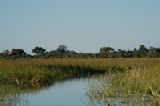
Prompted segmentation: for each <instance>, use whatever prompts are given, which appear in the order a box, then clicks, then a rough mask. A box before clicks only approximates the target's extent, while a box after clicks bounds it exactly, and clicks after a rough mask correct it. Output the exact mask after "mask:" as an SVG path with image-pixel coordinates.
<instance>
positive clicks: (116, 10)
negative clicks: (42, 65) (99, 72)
mask: <svg viewBox="0 0 160 106" xmlns="http://www.w3.org/2000/svg"><path fill="white" fill-rule="evenodd" d="M142 44H143V45H145V47H147V48H149V47H150V46H153V47H157V48H158V47H160V0H0V52H3V51H4V50H5V49H8V50H9V51H11V50H12V49H13V48H15V49H24V51H25V52H27V53H30V54H31V53H32V49H33V48H34V47H36V46H40V47H43V48H44V49H46V50H47V51H51V50H56V49H57V47H58V46H59V45H66V46H67V47H68V50H75V51H76V52H77V53H79V52H83V53H98V52H99V50H100V48H101V47H108V46H109V47H113V48H114V49H116V50H117V49H126V50H128V49H130V50H133V49H134V48H137V49H138V48H139V45H142Z"/></svg>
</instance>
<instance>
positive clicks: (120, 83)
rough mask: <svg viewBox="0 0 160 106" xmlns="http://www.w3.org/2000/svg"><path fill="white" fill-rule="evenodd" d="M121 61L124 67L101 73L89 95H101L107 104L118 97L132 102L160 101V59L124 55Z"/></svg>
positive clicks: (155, 103) (134, 104) (123, 101)
mask: <svg viewBox="0 0 160 106" xmlns="http://www.w3.org/2000/svg"><path fill="white" fill-rule="evenodd" d="M119 64H120V67H123V68H124V70H123V71H119V70H117V71H116V70H114V72H113V71H109V74H106V75H104V76H101V77H100V78H99V80H98V85H96V84H93V85H96V86H94V87H93V86H92V87H91V88H92V89H90V92H92V93H90V94H89V95H92V97H94V98H97V97H99V96H100V95H102V98H98V99H101V100H102V101H103V102H104V103H106V102H107V105H111V103H112V104H114V103H115V102H116V101H119V103H118V104H124V105H125V104H126V105H133V106H136V105H146V106H148V105H154V106H155V105H157V106H158V105H160V59H133V60H132V59H130V61H128V60H125V59H121V62H120V63H119ZM115 72H116V73H115ZM93 83H95V82H93ZM90 97H91V96H90ZM113 98H114V101H112V100H113ZM99 101H100V100H99Z"/></svg>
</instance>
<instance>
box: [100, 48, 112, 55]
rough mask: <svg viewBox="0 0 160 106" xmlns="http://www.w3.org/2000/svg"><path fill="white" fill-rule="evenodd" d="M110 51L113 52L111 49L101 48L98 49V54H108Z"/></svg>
mask: <svg viewBox="0 0 160 106" xmlns="http://www.w3.org/2000/svg"><path fill="white" fill-rule="evenodd" d="M111 51H114V49H113V48H112V47H102V48H100V53H102V54H103V53H110V52H111Z"/></svg>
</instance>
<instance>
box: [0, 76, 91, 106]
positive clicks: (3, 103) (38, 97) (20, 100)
mask: <svg viewBox="0 0 160 106" xmlns="http://www.w3.org/2000/svg"><path fill="white" fill-rule="evenodd" d="M92 79H93V77H88V76H87V77H79V78H72V79H66V80H63V81H56V82H52V84H49V85H48V86H46V85H41V84H40V85H38V86H37V85H36V86H32V87H29V86H25V87H17V88H16V87H14V86H10V87H6V88H7V89H8V88H9V89H10V91H8V92H5V94H6V95H5V97H3V100H0V106H45V105H46V106H90V99H89V98H88V96H87V95H86V92H87V90H88V89H89V88H90V84H91V81H92ZM13 91H14V92H13Z"/></svg>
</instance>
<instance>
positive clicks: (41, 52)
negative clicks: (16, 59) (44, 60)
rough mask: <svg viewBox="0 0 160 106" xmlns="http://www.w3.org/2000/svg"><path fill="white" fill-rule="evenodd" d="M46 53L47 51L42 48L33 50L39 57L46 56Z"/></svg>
mask: <svg viewBox="0 0 160 106" xmlns="http://www.w3.org/2000/svg"><path fill="white" fill-rule="evenodd" d="M45 52H46V49H43V48H42V47H39V46H37V47H35V48H34V49H32V53H36V54H38V55H40V54H41V55H44V53H45Z"/></svg>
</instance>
